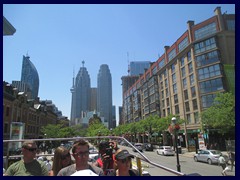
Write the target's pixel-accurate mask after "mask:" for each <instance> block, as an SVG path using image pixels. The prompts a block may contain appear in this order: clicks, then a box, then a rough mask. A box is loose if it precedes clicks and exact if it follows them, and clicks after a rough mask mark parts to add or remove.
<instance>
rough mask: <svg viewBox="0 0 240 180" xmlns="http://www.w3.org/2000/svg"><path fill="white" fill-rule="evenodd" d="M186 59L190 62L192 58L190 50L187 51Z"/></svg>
mask: <svg viewBox="0 0 240 180" xmlns="http://www.w3.org/2000/svg"><path fill="white" fill-rule="evenodd" d="M187 60H188V62H190V61H191V60H192V58H191V51H189V52H188V53H187Z"/></svg>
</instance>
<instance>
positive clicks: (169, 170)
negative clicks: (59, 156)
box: [3, 136, 185, 176]
mask: <svg viewBox="0 0 240 180" xmlns="http://www.w3.org/2000/svg"><path fill="white" fill-rule="evenodd" d="M81 138H83V139H86V140H88V139H95V140H96V139H97V140H99V141H100V139H121V140H123V141H125V142H127V144H128V145H129V146H131V147H132V148H133V149H135V150H136V151H137V152H138V153H139V155H140V156H141V157H142V158H140V159H141V160H143V161H145V162H147V163H149V164H151V165H153V166H155V167H158V168H160V169H163V170H165V171H168V172H170V173H172V174H175V175H178V176H184V175H185V174H184V173H181V172H178V171H176V170H173V169H170V168H168V167H166V166H163V165H160V164H157V163H155V162H152V161H150V160H149V159H148V158H147V157H146V156H145V155H144V154H142V153H141V152H140V151H139V150H138V149H137V148H136V147H135V146H134V145H132V144H131V143H130V142H129V141H128V140H127V139H125V138H124V137H120V136H90V137H79V136H78V137H72V138H47V139H13V140H3V143H7V147H9V146H8V144H9V143H11V142H24V141H27V140H33V141H35V142H38V141H76V140H78V139H81ZM7 149H8V148H7ZM37 156H53V154H41V155H37ZM10 157H14V158H19V157H22V155H11V156H10V155H9V149H8V150H7V155H6V156H3V158H4V159H6V164H8V159H9V158H10Z"/></svg>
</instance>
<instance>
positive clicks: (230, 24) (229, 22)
mask: <svg viewBox="0 0 240 180" xmlns="http://www.w3.org/2000/svg"><path fill="white" fill-rule="evenodd" d="M227 29H228V30H233V31H235V20H227Z"/></svg>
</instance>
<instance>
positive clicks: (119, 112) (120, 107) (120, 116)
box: [118, 106, 124, 125]
mask: <svg viewBox="0 0 240 180" xmlns="http://www.w3.org/2000/svg"><path fill="white" fill-rule="evenodd" d="M122 113H123V111H122V106H119V107H118V114H119V120H118V125H121V124H124V121H123V115H122Z"/></svg>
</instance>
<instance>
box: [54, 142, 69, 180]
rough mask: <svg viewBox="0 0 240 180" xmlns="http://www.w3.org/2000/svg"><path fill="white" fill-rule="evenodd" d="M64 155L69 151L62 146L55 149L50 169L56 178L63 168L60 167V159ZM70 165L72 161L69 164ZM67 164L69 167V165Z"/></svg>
mask: <svg viewBox="0 0 240 180" xmlns="http://www.w3.org/2000/svg"><path fill="white" fill-rule="evenodd" d="M66 153H69V150H68V149H67V148H65V147H63V146H60V147H57V148H56V149H55V151H54V157H53V167H52V170H53V175H54V176H56V175H57V174H58V172H59V171H60V170H61V169H62V168H64V167H63V166H62V159H61V156H62V155H63V154H66ZM70 164H72V161H71V163H70ZM70 164H69V165H70Z"/></svg>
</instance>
